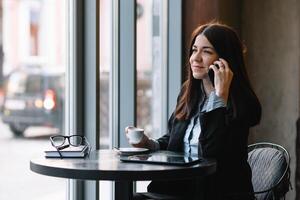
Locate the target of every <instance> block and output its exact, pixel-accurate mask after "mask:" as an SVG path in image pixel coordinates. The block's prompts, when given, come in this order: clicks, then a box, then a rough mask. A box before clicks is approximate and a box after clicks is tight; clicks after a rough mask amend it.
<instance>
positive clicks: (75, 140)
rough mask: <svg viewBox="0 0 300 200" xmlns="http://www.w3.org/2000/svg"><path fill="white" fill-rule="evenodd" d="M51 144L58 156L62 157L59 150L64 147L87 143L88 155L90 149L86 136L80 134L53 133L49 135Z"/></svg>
mask: <svg viewBox="0 0 300 200" xmlns="http://www.w3.org/2000/svg"><path fill="white" fill-rule="evenodd" d="M66 140H67V141H68V144H65V142H66ZM50 141H51V145H52V146H53V147H55V148H56V150H57V152H58V153H59V156H60V157H61V158H62V155H61V152H60V150H62V149H65V148H67V147H69V146H70V145H71V146H75V147H78V146H80V145H87V146H88V148H89V150H88V155H89V154H90V151H91V146H90V143H89V142H88V140H87V138H86V137H85V136H82V135H69V136H68V135H66V136H65V135H54V136H51V137H50Z"/></svg>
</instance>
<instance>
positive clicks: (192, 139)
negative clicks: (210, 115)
mask: <svg viewBox="0 0 300 200" xmlns="http://www.w3.org/2000/svg"><path fill="white" fill-rule="evenodd" d="M220 107H226V104H225V103H224V100H223V99H222V98H220V97H219V96H217V95H216V92H215V91H212V92H211V93H210V94H209V97H208V99H206V101H205V102H204V104H203V106H202V109H201V112H210V111H212V110H215V109H217V108H220ZM200 134H201V126H200V120H199V115H198V113H197V114H196V115H195V116H193V117H192V118H191V119H190V123H189V125H188V127H187V129H186V131H185V135H184V139H183V148H184V153H186V154H192V155H198V145H199V143H198V139H199V136H200Z"/></svg>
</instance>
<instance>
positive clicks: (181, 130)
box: [148, 108, 253, 200]
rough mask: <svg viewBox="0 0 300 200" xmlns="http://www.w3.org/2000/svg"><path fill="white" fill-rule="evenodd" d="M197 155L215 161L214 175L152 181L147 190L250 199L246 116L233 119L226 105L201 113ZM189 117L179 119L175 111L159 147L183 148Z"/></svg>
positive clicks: (211, 199) (193, 196) (210, 199)
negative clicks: (240, 118) (190, 178)
mask: <svg viewBox="0 0 300 200" xmlns="http://www.w3.org/2000/svg"><path fill="white" fill-rule="evenodd" d="M198 114H199V118H200V125H201V134H200V137H199V148H198V152H199V155H201V156H203V157H212V158H215V159H216V160H217V171H216V173H215V174H213V175H210V176H208V177H203V178H201V179H193V180H178V181H152V182H151V183H150V185H149V186H148V191H149V192H157V193H164V194H173V195H178V196H186V198H185V199H187V198H188V199H198V200H204V199H205V200H214V199H218V200H219V199H220V200H226V199H241V200H245V199H253V198H252V192H253V187H252V183H251V168H250V166H249V165H248V162H247V157H248V153H247V139H248V134H249V127H250V125H249V123H248V122H247V119H244V120H239V121H238V120H232V119H231V117H230V115H229V114H228V113H227V110H226V108H218V109H215V110H213V111H210V112H207V113H203V112H200V111H198ZM189 121H190V120H184V121H179V120H177V119H176V118H175V116H174V114H173V115H172V116H171V117H170V119H169V122H168V133H167V134H166V135H164V136H162V137H161V138H159V139H158V142H159V144H160V148H161V149H162V150H170V151H178V152H182V151H183V138H184V135H185V131H186V129H187V126H188V124H189Z"/></svg>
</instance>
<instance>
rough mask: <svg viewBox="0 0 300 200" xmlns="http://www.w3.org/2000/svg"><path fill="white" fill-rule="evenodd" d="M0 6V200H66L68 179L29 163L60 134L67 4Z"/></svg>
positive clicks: (7, 2) (57, 0)
mask: <svg viewBox="0 0 300 200" xmlns="http://www.w3.org/2000/svg"><path fill="white" fill-rule="evenodd" d="M0 3H1V8H0V13H1V16H0V23H1V30H0V55H1V56H0V58H1V59H0V79H1V80H0V91H1V92H0V107H1V120H0V129H1V134H0V145H1V149H2V151H1V153H0V157H1V159H0V160H1V166H0V176H1V182H0V199H31V200H35V199H36V200H50V199H56V200H64V199H66V197H67V194H66V180H64V179H59V178H54V177H53V178H49V177H46V176H41V175H37V174H35V173H33V172H31V171H30V169H29V160H30V158H32V157H34V156H38V155H40V154H42V153H43V150H44V149H45V148H46V147H48V145H50V142H49V136H50V135H53V134H58V133H62V134H64V133H63V127H64V101H65V94H64V91H65V68H66V66H65V65H66V62H65V60H66V55H67V53H66V27H67V24H66V23H67V22H66V1H65V0H43V1H39V0H2V1H0Z"/></svg>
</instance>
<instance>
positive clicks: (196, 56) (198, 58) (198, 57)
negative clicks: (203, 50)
mask: <svg viewBox="0 0 300 200" xmlns="http://www.w3.org/2000/svg"><path fill="white" fill-rule="evenodd" d="M191 60H192V61H198V62H201V61H202V56H201V54H200V53H199V52H195V53H194V54H192V56H191Z"/></svg>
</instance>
